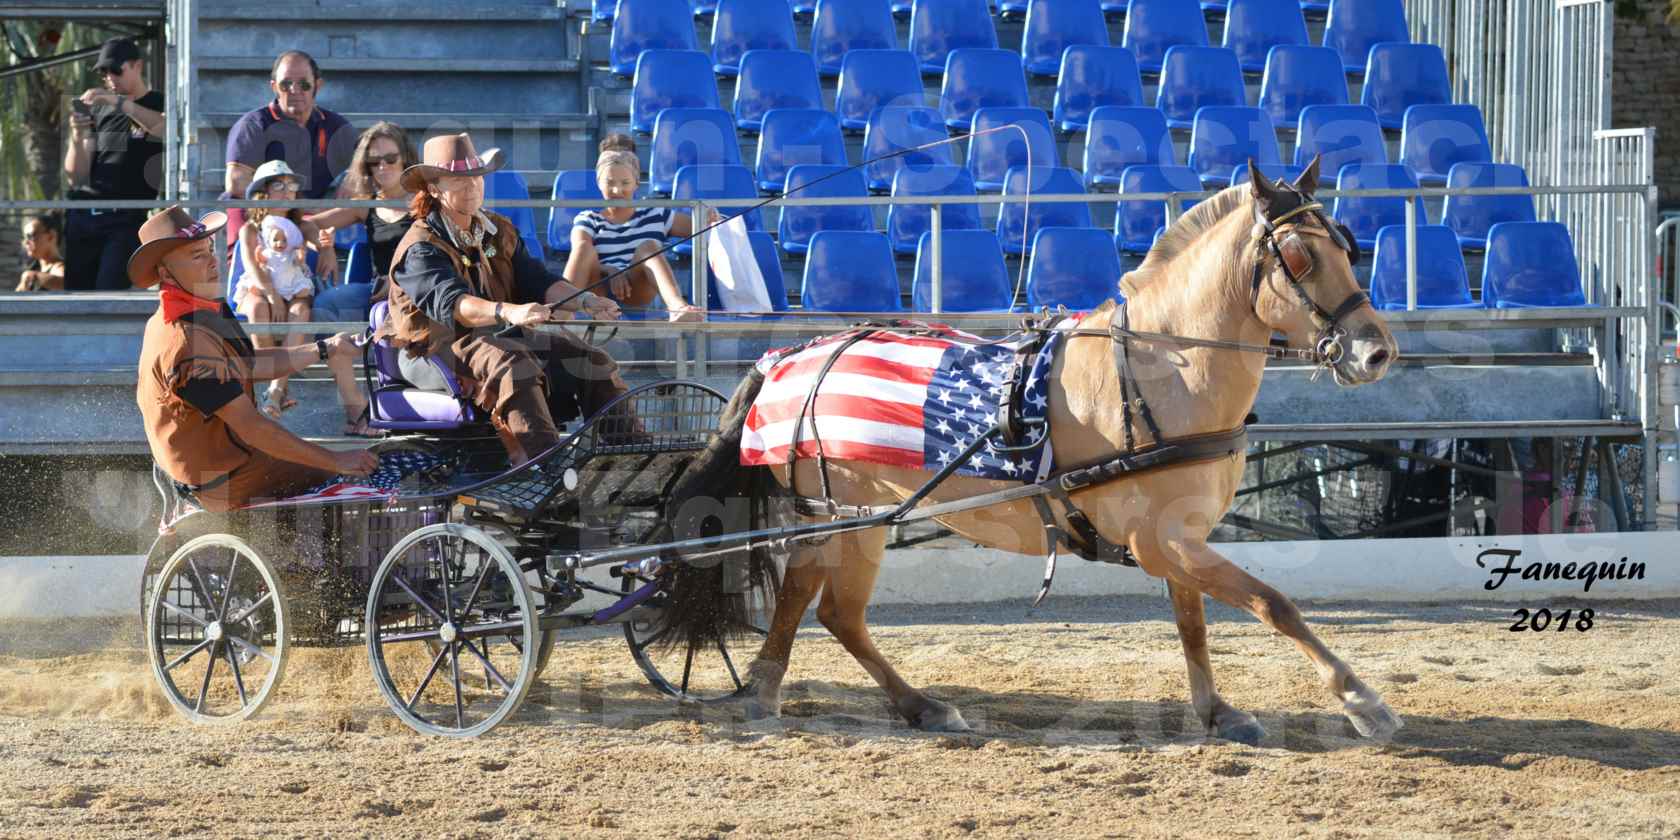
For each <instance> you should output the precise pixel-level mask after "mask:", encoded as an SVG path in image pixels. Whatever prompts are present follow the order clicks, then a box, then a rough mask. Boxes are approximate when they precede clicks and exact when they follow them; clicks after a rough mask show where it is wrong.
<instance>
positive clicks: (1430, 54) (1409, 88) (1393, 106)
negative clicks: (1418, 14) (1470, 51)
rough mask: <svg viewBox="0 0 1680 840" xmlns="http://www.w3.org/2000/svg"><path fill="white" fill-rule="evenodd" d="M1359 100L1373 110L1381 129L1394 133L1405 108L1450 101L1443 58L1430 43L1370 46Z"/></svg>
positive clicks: (1449, 86) (1450, 87)
mask: <svg viewBox="0 0 1680 840" xmlns="http://www.w3.org/2000/svg"><path fill="white" fill-rule="evenodd" d="M1359 101H1360V102H1361V103H1362V104H1365V105H1369V106H1371V107H1372V108H1375V109H1376V111H1377V122H1380V123H1382V127H1383V128H1388V129H1396V130H1398V129H1399V128H1400V127H1401V125H1402V123H1403V121H1404V119H1405V116H1406V109H1407V108H1410V107H1412V106H1413V105H1445V104H1447V103H1449V102H1451V101H1452V80H1451V79H1450V78H1448V76H1447V59H1446V56H1445V55H1443V54H1442V53H1441V48H1440V47H1437V46H1435V45H1434V44H1390V43H1383V44H1373V45H1372V46H1371V57H1370V59H1369V61H1368V62H1367V63H1366V65H1365V85H1364V87H1363V88H1362V89H1361V90H1360V93H1359Z"/></svg>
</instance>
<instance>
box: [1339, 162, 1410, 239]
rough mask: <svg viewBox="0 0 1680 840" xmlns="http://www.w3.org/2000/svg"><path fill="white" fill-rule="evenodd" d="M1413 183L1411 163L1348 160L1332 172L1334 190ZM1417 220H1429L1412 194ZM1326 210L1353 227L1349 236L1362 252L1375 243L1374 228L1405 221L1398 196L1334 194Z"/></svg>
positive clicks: (1403, 202) (1388, 187) (1390, 187)
mask: <svg viewBox="0 0 1680 840" xmlns="http://www.w3.org/2000/svg"><path fill="white" fill-rule="evenodd" d="M1416 186H1417V179H1416V178H1413V177H1412V170H1411V167H1409V166H1406V165H1405V164H1403V163H1350V164H1348V165H1347V166H1344V167H1342V169H1341V171H1340V172H1339V173H1338V174H1337V175H1336V189H1338V190H1394V189H1410V188H1413V187H1416ZM1412 201H1413V205H1412V207H1413V209H1414V210H1415V211H1416V214H1417V224H1418V225H1420V226H1421V225H1426V224H1428V223H1429V216H1428V214H1426V213H1425V212H1424V209H1423V199H1422V198H1413V199H1412ZM1330 214H1331V215H1332V216H1334V217H1335V218H1336V221H1338V222H1341V223H1342V224H1344V225H1347V226H1348V229H1349V230H1351V231H1353V238H1354V240H1355V241H1356V242H1358V243H1359V247H1360V248H1361V249H1363V250H1364V251H1365V252H1366V253H1370V251H1371V249H1372V248H1373V247H1375V246H1376V244H1377V231H1379V230H1382V229H1383V228H1385V227H1388V226H1389V225H1400V226H1402V227H1404V226H1405V224H1406V199H1404V198H1401V197H1400V196H1393V197H1384V196H1352V195H1348V196H1338V197H1337V198H1336V204H1335V207H1334V208H1333V209H1332V210H1331V211H1330Z"/></svg>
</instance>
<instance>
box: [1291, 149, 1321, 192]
mask: <svg viewBox="0 0 1680 840" xmlns="http://www.w3.org/2000/svg"><path fill="white" fill-rule="evenodd" d="M1295 189H1297V190H1300V191H1301V192H1303V193H1306V194H1307V195H1312V194H1313V193H1315V192H1318V155H1313V159H1312V163H1309V164H1307V169H1306V171H1304V172H1302V173H1301V177H1299V178H1296V179H1295Z"/></svg>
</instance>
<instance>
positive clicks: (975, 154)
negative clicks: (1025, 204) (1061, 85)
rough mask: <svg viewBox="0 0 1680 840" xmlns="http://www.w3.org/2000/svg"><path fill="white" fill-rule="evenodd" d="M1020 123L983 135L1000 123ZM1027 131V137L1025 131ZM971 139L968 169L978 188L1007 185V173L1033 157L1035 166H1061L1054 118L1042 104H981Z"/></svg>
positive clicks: (971, 129) (985, 188)
mask: <svg viewBox="0 0 1680 840" xmlns="http://www.w3.org/2000/svg"><path fill="white" fill-rule="evenodd" d="M1004 125H1018V126H1020V127H1021V130H1020V131H1015V130H1004V131H999V132H996V133H994V134H987V135H984V136H978V135H980V132H982V131H988V130H991V129H994V128H997V127H999V126H1004ZM1022 131H1024V132H1026V135H1027V136H1025V137H1023V136H1021V132H1022ZM969 134H970V139H969V141H968V171H969V174H971V175H973V176H974V188H975V189H977V190H984V191H987V192H996V191H998V190H1001V189H1003V180H1004V176H1006V175H1008V174H1009V170H1011V169H1013V168H1015V167H1017V166H1026V165H1027V163H1028V161H1031V163H1032V166H1033V168H1034V169H1046V168H1050V167H1053V166H1060V165H1061V161H1059V160H1057V159H1056V135H1055V134H1054V133H1053V132H1052V131H1051V130H1050V120H1049V118H1047V117H1045V116H1044V112H1043V111H1042V110H1040V109H1038V108H981V109H980V110H978V111H975V112H974V122H973V124H972V126H971V127H970V131H969Z"/></svg>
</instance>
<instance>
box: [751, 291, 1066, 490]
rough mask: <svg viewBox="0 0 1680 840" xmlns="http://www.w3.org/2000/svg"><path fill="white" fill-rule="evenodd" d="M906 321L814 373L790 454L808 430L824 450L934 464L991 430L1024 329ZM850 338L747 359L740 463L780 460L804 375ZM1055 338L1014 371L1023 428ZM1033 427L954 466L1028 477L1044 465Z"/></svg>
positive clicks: (831, 454) (1040, 404) (834, 455)
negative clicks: (1004, 334) (754, 382)
mask: <svg viewBox="0 0 1680 840" xmlns="http://www.w3.org/2000/svg"><path fill="white" fill-rule="evenodd" d="M906 326H908V325H906ZM915 326H916V327H917V329H916V330H915V331H903V332H901V331H877V332H876V333H875V334H874V335H871V336H870V337H868V338H866V339H864V340H862V341H859V342H857V343H855V344H852V345H851V346H850V347H847V348H846V350H845V352H844V354H842V355H841V356H840V358H839V359H838V360H837V361H836V362H835V363H834V366H833V367H832V368H830V370H829V373H828V375H827V376H826V377H824V378H823V380H822V384H821V387H820V388H819V389H818V392H817V396H816V399H815V400H814V402H813V404H812V407H811V411H810V413H809V414H808V415H807V416H806V418H805V422H804V424H803V428H802V430H801V433H800V434H799V445H798V455H799V457H801V458H814V457H816V455H817V451H818V443H817V440H816V438H818V437H820V438H821V449H822V452H823V455H824V456H825V457H827V458H831V459H835V460H857V461H869V462H872V463H878V464H889V465H892V466H899V467H911V468H916V469H926V470H938V469H940V468H942V467H944V466H945V465H947V464H949V463H951V462H952V461H953V460H955V459H956V458H958V457H959V456H960V455H961V454H962V452H963V451H964V450H965V449H966V448H967V447H968V446H969V445H970V444H972V443H973V442H974V441H975V440H976V439H978V438H979V437H981V436H982V435H984V434H985V433H986V432H987V431H989V430H990V429H991V427H992V426H993V425H994V424H995V423H996V422H997V417H998V411H999V407H1000V406H1001V405H1002V403H1003V401H1004V400H1006V399H1008V395H1009V381H1010V374H1011V368H1012V367H1013V366H1014V364H1015V361H1016V353H1015V351H1016V349H1017V348H1018V347H1019V346H1021V344H1022V343H1024V342H1026V341H1028V340H1029V338H1030V337H1029V336H1027V335H1024V334H1022V335H1016V336H1011V337H1010V338H1008V339H1005V340H1004V341H1001V342H990V343H988V342H986V341H985V340H984V339H982V338H980V337H979V336H975V335H971V334H969V333H964V332H961V331H959V330H954V329H950V328H949V327H944V326H941V325H920V324H918V325H915ZM924 330H925V331H928V332H924ZM929 332H931V333H932V334H929ZM855 334H856V333H855V332H848V333H843V334H840V335H836V336H829V337H826V338H823V339H819V340H817V341H814V342H812V343H810V344H806V345H803V346H801V347H795V348H790V349H787V350H780V351H774V352H772V353H770V354H767V355H766V356H765V357H764V358H762V359H760V360H759V363H758V369H759V371H760V372H762V373H763V374H764V377H765V379H764V387H763V388H762V389H761V390H760V391H759V394H758V398H757V399H756V400H755V401H754V403H753V406H752V408H751V409H750V410H749V411H748V413H747V423H746V428H745V430H744V431H743V433H742V438H741V463H742V464H745V465H749V466H754V465H768V464H782V463H786V462H787V460H788V451H789V448H790V447H792V446H793V441H794V425H795V423H796V422H797V421H798V419H799V416H800V412H801V410H802V409H803V408H804V406H805V402H806V399H807V398H808V396H809V395H810V391H811V386H812V383H813V382H814V381H815V378H816V377H817V375H818V374H819V373H821V371H822V369H823V366H824V365H825V364H827V362H828V360H829V358H830V357H831V356H833V355H834V353H835V351H836V350H838V349H839V348H840V346H841V345H842V344H844V343H845V342H846V341H847V340H848V339H849V338H851V337H852V336H853V335H855ZM1061 340H1062V334H1061V333H1060V332H1054V333H1052V334H1051V335H1050V337H1049V338H1048V339H1047V340H1046V341H1045V343H1044V345H1043V347H1042V348H1041V349H1040V351H1039V353H1038V354H1037V355H1036V356H1035V357H1034V358H1033V359H1032V361H1031V363H1030V365H1028V368H1029V369H1028V370H1026V371H1024V372H1022V373H1021V374H1020V375H1021V376H1024V377H1026V381H1025V386H1024V388H1023V391H1022V399H1023V401H1024V404H1023V406H1022V410H1021V416H1022V417H1023V418H1024V419H1025V420H1026V421H1028V423H1029V424H1031V423H1033V422H1035V421H1042V420H1043V419H1044V417H1045V415H1046V413H1047V411H1048V408H1049V397H1048V393H1049V375H1050V365H1051V362H1052V361H1053V360H1054V358H1055V353H1056V349H1057V347H1059V346H1060V343H1061ZM1044 428H1045V426H1044V425H1042V424H1039V425H1028V426H1026V430H1027V431H1026V435H1027V438H1026V440H1024V441H1023V443H1029V444H1031V446H1030V448H1028V449H1025V450H1021V451H1004V450H1003V449H1001V448H1000V447H999V446H998V441H995V440H994V441H988V442H987V444H986V446H985V447H984V448H983V449H981V450H980V451H978V452H976V453H975V455H974V457H972V458H970V459H969V460H968V462H967V463H964V464H963V465H962V466H960V467H958V468H957V472H958V473H959V474H963V475H971V476H978V477H981V478H993V479H1015V480H1020V481H1037V480H1039V479H1040V478H1042V477H1043V476H1044V475H1045V474H1047V473H1048V472H1049V470H1050V464H1051V452H1050V447H1049V445H1048V443H1047V442H1046V441H1045V440H1043V430H1044Z"/></svg>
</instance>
